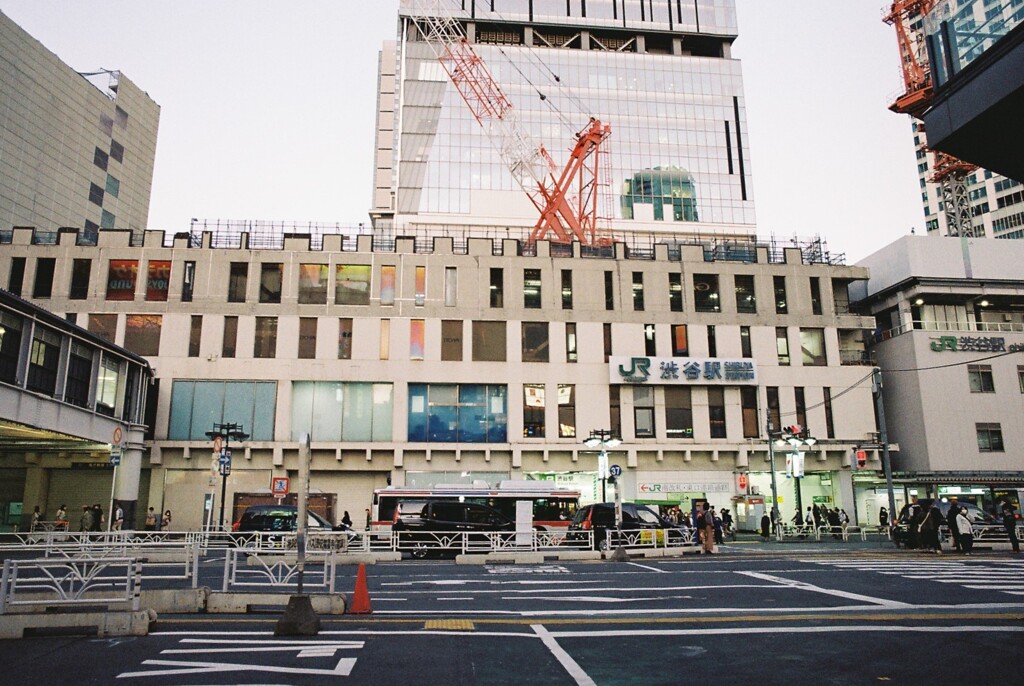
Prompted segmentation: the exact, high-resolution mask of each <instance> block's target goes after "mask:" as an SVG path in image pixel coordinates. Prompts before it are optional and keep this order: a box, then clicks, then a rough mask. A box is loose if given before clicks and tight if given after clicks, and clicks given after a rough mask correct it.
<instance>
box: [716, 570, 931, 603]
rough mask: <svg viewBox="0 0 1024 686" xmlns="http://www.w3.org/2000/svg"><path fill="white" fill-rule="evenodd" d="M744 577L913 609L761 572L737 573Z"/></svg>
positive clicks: (883, 600)
mask: <svg viewBox="0 0 1024 686" xmlns="http://www.w3.org/2000/svg"><path fill="white" fill-rule="evenodd" d="M736 573H737V574H742V575H744V576H749V577H752V578H754V579H762V580H763V581H772V582H775V583H777V584H780V585H782V586H785V587H788V588H796V589H800V590H802V591H812V592H814V593H824V594H825V595H832V596H836V597H838V598H846V599H847V600H860V601H862V602H868V603H872V604H875V605H880V606H882V607H890V608H892V607H912V605H910V604H909V603H901V602H899V601H898V600H886V599H884V598H873V597H871V596H867V595H862V594H860V593H849V592H847V591H840V590H838V589H835V588H822V587H821V586H815V585H814V584H809V583H807V582H805V581H796V580H794V579H786V578H784V577H781V576H774V575H772V574H762V573H760V572H736Z"/></svg>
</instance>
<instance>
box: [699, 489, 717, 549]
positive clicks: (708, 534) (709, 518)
mask: <svg viewBox="0 0 1024 686" xmlns="http://www.w3.org/2000/svg"><path fill="white" fill-rule="evenodd" d="M702 509H703V511H704V513H703V516H704V554H705V555H711V554H713V553H714V552H715V514H714V510H712V509H711V503H709V502H708V501H706V500H705V501H704V505H703V506H702Z"/></svg>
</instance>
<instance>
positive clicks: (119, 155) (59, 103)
mask: <svg viewBox="0 0 1024 686" xmlns="http://www.w3.org/2000/svg"><path fill="white" fill-rule="evenodd" d="M87 77H88V78H87ZM94 82H95V83H100V84H102V85H103V87H102V88H101V87H98V86H97V85H94ZM159 120H160V106H159V105H157V104H156V103H155V102H154V101H153V100H152V99H151V98H150V97H149V96H148V95H146V93H144V92H143V91H142V90H140V89H139V88H138V87H137V86H136V85H135V84H134V83H132V82H131V81H129V80H128V79H127V78H125V77H124V76H123V75H122V74H120V73H119V72H102V73H99V74H81V73H79V72H76V71H75V70H74V69H73V68H71V67H70V66H68V65H67V64H65V63H64V62H62V61H61V60H60V58H59V57H57V55H55V54H54V53H52V52H50V51H49V50H47V49H46V48H45V47H44V46H43V45H42V44H41V43H40V42H39V41H37V40H36V39H34V38H33V37H32V36H30V35H29V34H28V33H26V32H25V31H24V30H23V29H22V28H21V27H19V26H18V25H17V24H15V23H14V22H13V21H12V20H11V19H10V17H8V16H6V15H5V14H3V13H2V12H0V231H10V230H11V228H12V227H14V226H34V227H39V228H45V229H46V230H49V231H52V230H55V229H57V228H58V227H74V228H78V229H83V230H84V231H85V232H86V234H94V232H95V231H97V230H99V229H101V228H102V229H114V228H116V229H130V230H132V231H133V232H141V231H143V230H145V228H146V223H147V219H148V216H149V198H150V191H151V188H152V185H153V161H154V158H155V157H156V137H157V126H158V123H159Z"/></svg>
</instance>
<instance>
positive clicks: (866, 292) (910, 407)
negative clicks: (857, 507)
mask: <svg viewBox="0 0 1024 686" xmlns="http://www.w3.org/2000/svg"><path fill="white" fill-rule="evenodd" d="M1021 260H1024V245H1022V244H1020V243H1018V242H1016V241H1008V242H997V241H987V240H984V239H968V238H964V239H958V238H939V237H921V236H906V237H904V238H901V239H900V240H898V241H896V242H895V243H892V244H891V245H888V246H886V247H885V248H882V249H881V250H879V251H878V252H876V253H874V254H872V255H870V256H869V257H867V258H865V259H864V260H862V261H861V262H859V263H858V266H861V267H865V268H867V269H868V270H869V271H870V274H871V276H870V278H869V279H868V280H867V281H860V282H857V283H856V284H854V286H853V288H852V289H851V296H852V297H853V298H854V300H855V301H856V302H855V307H856V308H857V309H858V311H861V312H864V313H870V314H872V315H873V316H874V317H875V320H876V323H877V328H876V336H875V343H874V344H873V345H872V346H871V348H870V349H871V351H872V352H873V354H874V355H875V356H876V358H877V361H878V366H879V367H881V369H882V375H883V398H884V402H885V413H886V417H887V418H888V422H887V423H888V433H889V440H890V441H891V442H895V443H897V444H898V445H899V453H898V454H897V455H896V456H895V457H894V470H895V473H896V481H897V484H898V486H899V488H898V501H899V502H905V501H907V500H908V499H909V497H911V496H914V495H919V496H922V497H923V496H925V495H928V496H939V497H949V496H958V497H960V498H962V499H970V500H971V501H972V502H975V503H976V504H977V505H979V506H981V507H985V508H988V507H990V506H992V504H993V503H994V502H997V501H998V500H999V498H1001V497H1004V496H1009V497H1011V498H1013V499H1015V500H1018V501H1019V498H1018V492H1020V493H1021V494H1022V495H1024V423H1022V422H1021V417H1024V273H1022V272H1021V268H1020V265H1021ZM855 480H856V481H857V482H858V484H859V489H860V490H865V491H871V490H872V489H876V488H881V487H882V484H881V482H880V481H879V480H878V479H877V477H876V476H875V475H873V474H868V475H865V476H864V477H863V478H861V477H860V476H855ZM1018 489H1020V491H1019V490H1018Z"/></svg>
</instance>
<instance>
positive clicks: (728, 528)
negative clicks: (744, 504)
mask: <svg viewBox="0 0 1024 686" xmlns="http://www.w3.org/2000/svg"><path fill="white" fill-rule="evenodd" d="M722 532H723V534H724V535H725V536H727V537H728V538H729V540H732V541H735V540H736V530H735V529H733V528H732V513H731V512H729V509H728V508H726V509H723V510H722Z"/></svg>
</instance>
